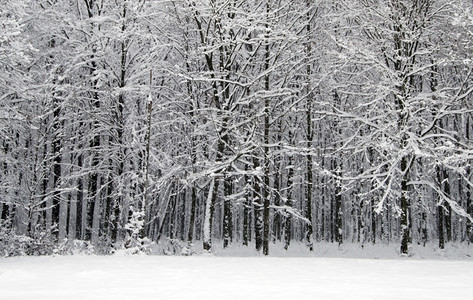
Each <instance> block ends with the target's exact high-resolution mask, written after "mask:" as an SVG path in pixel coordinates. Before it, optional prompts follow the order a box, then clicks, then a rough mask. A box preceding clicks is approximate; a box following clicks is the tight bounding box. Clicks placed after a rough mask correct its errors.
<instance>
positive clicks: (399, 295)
mask: <svg viewBox="0 0 473 300" xmlns="http://www.w3.org/2000/svg"><path fill="white" fill-rule="evenodd" d="M472 278H473V262H472V261H470V260H458V261H452V260H415V259H410V258H406V259H396V260H376V259H346V258H315V257H311V258H278V257H238V258H237V257H209V256H191V257H182V256H57V257H15V258H6V259H0V291H1V292H0V293H1V298H2V299H81V300H83V299H114V300H115V299H467V298H469V297H471V295H472V291H473V286H472Z"/></svg>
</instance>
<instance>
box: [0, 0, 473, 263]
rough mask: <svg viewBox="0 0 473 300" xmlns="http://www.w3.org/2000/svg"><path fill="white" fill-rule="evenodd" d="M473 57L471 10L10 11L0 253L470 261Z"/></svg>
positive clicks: (236, 5) (54, 6)
mask: <svg viewBox="0 0 473 300" xmlns="http://www.w3.org/2000/svg"><path fill="white" fill-rule="evenodd" d="M472 51H473V7H472V3H471V1H466V0H341V1H327V0H287V1H276V0H263V1H256V0H176V1H172V0H169V1H165V0H156V1H144V0H113V1H112V0H37V1H32V0H25V1H15V0H0V222H1V224H0V225H1V226H0V228H1V229H0V239H2V241H3V244H5V243H7V242H11V239H12V237H27V238H28V239H29V240H30V241H39V243H41V242H44V243H46V241H47V242H48V243H52V244H58V243H61V242H62V241H65V240H68V241H74V240H83V241H89V242H90V243H91V244H92V245H94V246H95V247H96V248H97V249H102V251H103V252H109V251H111V249H112V248H114V249H119V248H123V247H125V246H127V245H129V244H130V243H131V242H137V241H138V242H139V241H142V239H144V238H147V239H149V240H151V241H158V240H160V239H164V238H166V239H171V240H180V241H183V242H189V243H195V241H196V240H197V241H199V242H202V243H203V247H204V249H205V250H207V251H212V243H215V241H219V242H222V243H223V246H224V247H227V246H228V245H229V244H230V243H242V244H243V245H251V246H254V247H256V250H257V251H260V252H262V253H263V254H265V255H267V254H268V253H269V247H270V244H271V243H273V242H275V241H281V242H282V243H284V245H285V247H286V249H287V248H289V247H290V244H291V242H292V241H303V242H305V243H306V244H307V247H308V249H309V250H312V249H313V247H316V243H317V242H321V241H327V242H334V243H339V244H341V243H344V242H354V243H359V244H361V245H363V244H366V243H373V244H374V243H394V244H396V245H400V252H401V253H408V251H409V250H408V248H409V244H411V243H418V244H423V245H425V244H426V243H438V245H439V247H440V248H443V247H444V246H445V243H447V242H465V243H471V242H473V231H472V222H473V211H472V209H473V205H472V195H471V194H472V189H473V181H472V171H471V168H470V164H471V162H472V159H473V148H472V138H473V133H472V132H471V131H472V130H473V127H472V124H471V122H472V116H473V115H472V92H473V78H472V73H473V63H472V58H473V52H472ZM7 237H8V238H7ZM2 241H0V244H2Z"/></svg>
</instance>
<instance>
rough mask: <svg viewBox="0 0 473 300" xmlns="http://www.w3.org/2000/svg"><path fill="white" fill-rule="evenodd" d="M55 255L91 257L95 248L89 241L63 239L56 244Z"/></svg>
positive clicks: (94, 252)
mask: <svg viewBox="0 0 473 300" xmlns="http://www.w3.org/2000/svg"><path fill="white" fill-rule="evenodd" d="M54 250H55V251H54V253H55V254H59V255H92V254H96V249H95V247H94V246H93V245H92V244H91V243H90V242H89V241H81V240H72V241H70V240H68V239H64V240H62V241H61V242H59V243H58V245H57V247H56V249H54Z"/></svg>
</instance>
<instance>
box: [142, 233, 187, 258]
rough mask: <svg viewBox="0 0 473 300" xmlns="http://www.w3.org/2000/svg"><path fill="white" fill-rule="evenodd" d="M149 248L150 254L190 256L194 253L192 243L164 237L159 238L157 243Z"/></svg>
mask: <svg viewBox="0 0 473 300" xmlns="http://www.w3.org/2000/svg"><path fill="white" fill-rule="evenodd" d="M151 250H152V251H151V253H152V254H159V255H163V254H164V255H184V256H190V255H193V254H195V253H196V252H195V250H194V245H193V244H188V243H186V242H183V241H180V240H177V239H170V238H166V237H163V238H161V239H160V240H159V241H158V242H157V243H155V244H154V245H153V247H152V249H151Z"/></svg>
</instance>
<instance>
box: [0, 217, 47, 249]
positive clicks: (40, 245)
mask: <svg viewBox="0 0 473 300" xmlns="http://www.w3.org/2000/svg"><path fill="white" fill-rule="evenodd" d="M9 225H10V224H9V222H8V221H6V220H1V221H0V256H4V257H8V256H26V255H51V254H53V253H54V249H55V247H54V243H53V241H52V239H51V236H50V234H48V233H45V232H41V231H39V230H37V231H35V233H32V235H31V236H26V235H18V234H16V233H15V232H14V231H13V230H11V226H9Z"/></svg>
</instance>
